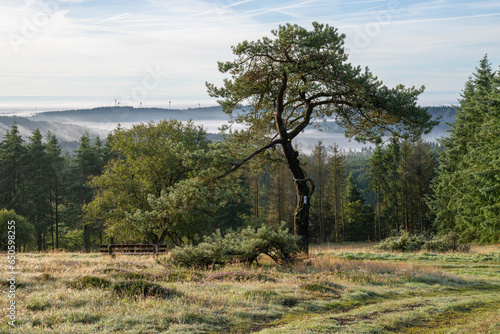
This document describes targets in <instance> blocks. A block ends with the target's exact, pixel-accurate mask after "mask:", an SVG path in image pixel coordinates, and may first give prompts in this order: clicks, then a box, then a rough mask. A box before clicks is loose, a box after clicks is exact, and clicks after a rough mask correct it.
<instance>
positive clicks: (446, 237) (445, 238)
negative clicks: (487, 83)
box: [375, 232, 470, 252]
mask: <svg viewBox="0 0 500 334" xmlns="http://www.w3.org/2000/svg"><path fill="white" fill-rule="evenodd" d="M458 238H459V236H458V234H457V233H455V232H449V233H447V234H443V235H434V236H431V237H430V238H427V237H426V236H424V235H423V234H410V233H408V232H402V233H401V234H400V235H397V236H393V237H389V238H386V239H384V240H382V241H381V242H380V243H379V244H378V245H376V246H375V249H379V250H384V251H391V252H395V251H401V252H415V251H420V250H425V251H434V252H449V251H454V252H456V251H458V252H468V251H469V250H470V246H469V245H467V244H463V245H459V244H458Z"/></svg>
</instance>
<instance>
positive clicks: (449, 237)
mask: <svg viewBox="0 0 500 334" xmlns="http://www.w3.org/2000/svg"><path fill="white" fill-rule="evenodd" d="M458 239H459V235H458V234H457V233H456V232H448V233H447V234H444V235H436V236H434V237H433V238H432V239H431V240H429V241H427V242H426V243H425V245H424V249H425V250H427V251H434V252H449V251H453V252H464V253H468V252H469V251H470V245H469V244H462V245H459V244H458Z"/></svg>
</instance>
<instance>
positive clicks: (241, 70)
mask: <svg viewBox="0 0 500 334" xmlns="http://www.w3.org/2000/svg"><path fill="white" fill-rule="evenodd" d="M312 26H313V29H312V30H310V31H308V30H307V29H305V28H302V27H300V26H298V25H292V24H286V25H281V26H279V28H278V30H274V31H272V34H273V36H274V37H273V38H268V37H264V38H262V39H261V40H257V41H254V42H248V41H244V42H242V43H240V44H238V45H237V46H235V47H233V53H234V54H235V55H236V57H237V58H236V59H235V60H234V61H230V62H225V63H222V62H219V71H220V72H222V73H227V74H230V75H231V78H230V79H227V78H226V79H225V80H224V87H222V88H218V87H216V86H215V85H214V84H210V83H207V88H208V92H209V94H210V96H212V97H216V98H220V100H219V101H218V102H219V103H220V104H221V105H222V108H223V110H224V112H226V113H227V114H229V115H231V116H232V119H233V120H234V121H236V122H239V123H245V125H249V127H248V129H249V130H247V133H248V136H247V138H245V139H246V140H247V139H248V138H259V139H261V138H263V137H264V138H266V139H267V143H265V144H263V145H259V147H260V148H256V149H255V151H254V153H252V154H250V155H249V156H248V158H246V159H244V160H243V162H241V163H239V164H237V167H235V168H234V169H233V170H235V169H237V168H239V166H241V165H242V164H243V163H245V162H246V161H248V160H249V159H252V158H253V157H254V156H256V155H257V154H259V153H262V152H263V151H266V150H268V149H270V148H272V147H275V146H276V145H281V147H282V152H283V156H284V157H285V159H286V162H287V166H288V168H289V171H290V173H291V175H292V178H293V180H294V182H295V191H296V198H297V201H296V209H295V213H294V230H295V232H296V233H297V234H298V235H300V236H301V237H302V238H301V240H300V241H299V242H300V247H301V249H302V250H303V251H306V252H307V250H308V243H309V209H310V205H311V204H310V203H311V202H312V200H311V196H312V194H313V193H314V190H315V187H314V183H313V182H312V180H311V179H310V178H308V177H307V176H306V174H305V173H304V170H303V169H302V164H301V161H300V160H299V158H298V156H299V154H298V152H297V150H296V149H295V148H294V147H293V144H292V141H293V139H294V138H296V137H297V136H298V135H299V134H300V133H301V132H302V131H303V130H304V129H305V128H306V127H307V126H309V124H310V123H311V121H314V120H317V119H323V120H324V119H326V118H329V117H332V116H334V117H335V121H336V123H337V124H339V125H340V126H343V127H345V128H346V135H347V136H349V137H355V138H356V139H360V140H374V139H375V138H377V137H379V136H381V135H383V134H385V133H386V132H387V129H388V127H389V126H390V127H391V128H392V129H393V130H395V131H397V132H398V131H399V132H409V133H411V134H414V135H417V136H418V135H419V134H421V133H422V132H424V133H428V132H429V131H430V130H431V128H432V127H433V126H434V125H435V124H437V122H434V121H432V120H431V115H430V114H429V113H427V111H426V110H425V109H423V108H421V107H418V106H417V103H416V102H417V99H418V95H419V94H420V93H422V92H423V87H422V88H420V89H415V88H414V87H412V88H405V87H404V86H403V85H398V86H396V87H395V88H392V89H390V88H388V87H386V86H384V85H383V84H382V82H381V81H378V80H377V78H376V77H375V76H374V75H373V74H372V73H370V72H369V70H368V69H367V68H366V69H365V70H364V71H363V69H361V67H354V66H352V65H351V64H350V63H348V62H347V59H348V53H347V52H346V50H345V49H344V39H345V36H344V35H343V34H340V33H339V32H338V30H337V29H336V28H334V27H331V26H329V25H323V24H319V23H317V22H313V24H312ZM241 105H247V106H248V107H247V108H241ZM320 196H321V195H320ZM319 225H320V229H322V223H321V222H320V224H319ZM320 234H321V237H323V236H324V233H320Z"/></svg>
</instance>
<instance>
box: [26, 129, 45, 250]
mask: <svg viewBox="0 0 500 334" xmlns="http://www.w3.org/2000/svg"><path fill="white" fill-rule="evenodd" d="M49 168H50V167H49V156H48V155H47V151H46V145H45V143H43V136H42V134H41V133H40V130H38V129H36V130H35V131H34V132H33V134H32V136H31V137H29V143H28V145H27V159H26V178H25V181H24V184H25V192H26V207H25V208H24V210H23V212H24V213H25V214H26V217H27V218H28V219H29V221H30V222H31V223H32V224H33V225H34V227H35V234H36V239H37V246H38V250H39V251H41V250H45V249H46V237H47V228H48V226H49V225H50V212H51V205H50V202H49V198H50V188H49V184H50V182H49V179H50V176H49V170H50V169H49Z"/></svg>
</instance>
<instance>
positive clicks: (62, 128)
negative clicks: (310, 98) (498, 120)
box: [0, 106, 456, 152]
mask: <svg viewBox="0 0 500 334" xmlns="http://www.w3.org/2000/svg"><path fill="white" fill-rule="evenodd" d="M428 111H429V113H430V114H431V115H432V117H433V119H439V120H440V124H439V125H438V126H436V127H435V128H434V129H433V131H432V132H431V133H430V135H428V136H427V137H426V138H427V140H434V139H435V138H439V137H443V136H447V133H446V130H448V129H449V125H447V123H448V124H449V123H454V121H455V118H454V116H455V114H456V110H455V109H454V108H453V107H429V108H428ZM163 119H177V120H179V121H187V120H190V119H192V120H193V121H195V122H196V123H197V124H202V125H204V126H206V125H207V124H208V123H210V122H211V123H215V124H219V123H220V124H222V123H224V122H227V121H228V120H229V116H228V115H226V114H225V113H224V112H223V111H222V108H221V107H220V106H216V107H208V108H193V109H185V110H180V109H163V108H134V107H100V108H93V109H79V110H65V111H50V112H43V113H39V114H36V115H33V116H28V117H18V116H17V117H16V116H12V117H11V116H3V117H1V116H0V136H1V138H3V136H4V135H5V131H6V130H7V129H10V128H11V127H12V125H13V124H14V123H16V124H17V125H18V127H19V131H20V133H21V135H22V136H23V137H25V138H27V137H28V136H30V135H31V133H32V132H33V131H34V130H35V129H40V131H41V132H42V133H43V134H44V135H45V134H46V133H47V132H48V131H50V132H51V133H53V134H55V135H56V136H57V138H58V139H59V142H61V144H62V145H63V147H64V149H65V150H66V151H69V152H71V151H73V150H74V149H75V148H76V147H77V141H78V140H79V139H80V137H81V136H82V135H83V134H84V132H85V131H87V132H88V133H89V134H90V136H91V137H93V138H95V137H97V136H100V137H101V139H104V138H105V137H106V136H107V133H108V131H111V130H113V129H115V128H116V126H117V124H118V123H121V124H122V125H125V124H127V125H131V124H134V123H147V122H149V121H160V120H163ZM204 121H206V122H205V123H204ZM212 132H216V131H215V130H212ZM343 133H344V129H343V128H342V127H340V126H339V125H337V124H336V123H335V122H333V121H328V122H318V123H316V124H312V126H310V127H308V129H307V130H306V133H304V134H303V135H302V136H300V137H299V138H298V140H299V142H302V143H301V144H302V148H303V149H304V150H305V151H310V150H312V147H314V145H315V144H316V143H317V141H318V140H322V141H323V142H324V143H325V144H327V145H330V143H333V141H336V142H337V143H339V144H341V145H346V147H348V146H351V145H353V144H351V142H350V141H348V140H346V139H345V138H344V136H343ZM209 138H210V139H212V140H217V139H218V138H219V136H218V135H217V134H215V133H210V134H209ZM356 147H357V146H356Z"/></svg>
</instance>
